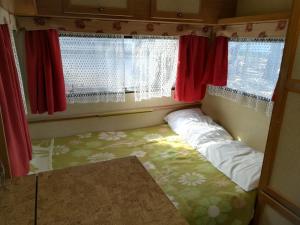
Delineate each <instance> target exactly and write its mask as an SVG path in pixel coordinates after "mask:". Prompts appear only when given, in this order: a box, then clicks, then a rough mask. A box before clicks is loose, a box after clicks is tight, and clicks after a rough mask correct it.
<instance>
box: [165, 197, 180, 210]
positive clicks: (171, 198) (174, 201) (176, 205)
mask: <svg viewBox="0 0 300 225" xmlns="http://www.w3.org/2000/svg"><path fill="white" fill-rule="evenodd" d="M167 197H168V199H169V200H170V201H171V202H172V203H173V205H174V206H175V207H176V208H179V203H178V202H177V201H176V199H175V198H174V197H173V196H171V195H167Z"/></svg>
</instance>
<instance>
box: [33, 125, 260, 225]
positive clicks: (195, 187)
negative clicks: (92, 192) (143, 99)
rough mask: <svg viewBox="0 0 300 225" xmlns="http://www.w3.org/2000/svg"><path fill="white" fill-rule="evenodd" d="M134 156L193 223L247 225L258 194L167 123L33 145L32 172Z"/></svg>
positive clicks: (37, 141) (77, 136) (87, 134)
mask: <svg viewBox="0 0 300 225" xmlns="http://www.w3.org/2000/svg"><path fill="white" fill-rule="evenodd" d="M129 155H135V156H137V157H138V158H139V160H140V161H141V162H142V163H143V165H144V166H145V168H146V169H147V170H148V172H149V173H150V174H151V175H152V176H153V178H154V179H155V180H156V182H157V183H158V184H159V186H160V187H161V188H162V189H163V191H164V192H165V193H166V194H167V196H168V197H169V199H170V200H171V201H172V202H173V204H174V205H175V206H176V207H177V208H178V210H179V211H180V212H181V213H182V215H183V216H184V217H185V218H186V219H187V221H188V222H189V223H190V224H191V225H196V224H197V225H198V224H199V225H200V224H201V225H214V224H224V225H246V224H248V223H249V221H250V220H251V218H252V215H253V208H254V202H255V195H256V192H255V191H252V192H244V191H243V190H242V189H241V188H239V187H238V186H237V185H236V184H234V183H232V182H231V181H230V180H229V179H228V178H227V177H226V176H224V175H223V174H222V173H221V172H219V171H218V170H217V169H216V168H214V167H213V166H212V165H211V164H210V163H209V162H208V161H206V160H205V158H204V157H203V156H202V155H201V154H200V153H198V152H197V151H196V150H195V149H193V148H192V147H190V146H189V145H187V144H185V143H184V142H183V141H182V140H181V139H180V137H179V136H178V135H176V134H174V133H173V132H172V131H171V129H170V128H169V127H168V125H160V126H155V127H149V128H142V129H136V130H127V131H124V132H122V131H121V132H95V133H85V134H81V135H75V136H70V137H63V138H54V139H52V140H34V141H33V160H32V164H31V168H32V169H31V172H32V173H36V172H39V171H43V170H51V169H59V168H64V167H68V166H76V165H82V164H86V163H93V162H98V161H103V160H110V159H114V158H119V157H125V156H129Z"/></svg>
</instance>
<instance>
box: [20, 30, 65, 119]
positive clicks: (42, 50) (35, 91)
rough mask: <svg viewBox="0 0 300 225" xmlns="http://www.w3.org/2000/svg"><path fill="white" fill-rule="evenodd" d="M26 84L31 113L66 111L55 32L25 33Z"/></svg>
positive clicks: (60, 62)
mask: <svg viewBox="0 0 300 225" xmlns="http://www.w3.org/2000/svg"><path fill="white" fill-rule="evenodd" d="M25 46H26V59H27V83H28V93H29V100H30V106H31V112H32V113H33V114H37V113H39V114H40V113H44V112H48V114H53V113H54V112H58V111H64V110H66V95H65V83H64V77H63V69H62V61H61V53H60V46H59V37H58V33H57V31H56V30H39V31H26V33H25Z"/></svg>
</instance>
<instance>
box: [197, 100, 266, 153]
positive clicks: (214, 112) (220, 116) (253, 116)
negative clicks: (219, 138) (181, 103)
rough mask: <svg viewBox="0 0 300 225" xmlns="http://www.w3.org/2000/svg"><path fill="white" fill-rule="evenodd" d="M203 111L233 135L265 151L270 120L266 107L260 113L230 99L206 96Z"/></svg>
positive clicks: (261, 107) (259, 110)
mask: <svg viewBox="0 0 300 225" xmlns="http://www.w3.org/2000/svg"><path fill="white" fill-rule="evenodd" d="M202 110H203V111H204V112H205V113H206V114H208V115H210V116H211V117H212V118H213V119H214V120H215V121H216V122H218V123H219V124H221V125H222V126H223V127H225V128H226V129H227V130H228V131H229V132H230V133H231V135H232V136H233V137H234V138H235V139H237V140H241V141H243V142H244V143H246V144H247V145H249V146H251V147H252V148H254V149H257V150H259V151H261V152H264V151H265V146H266V142H267V137H268V132H269V125H270V118H269V117H268V116H267V115H266V113H265V107H264V106H259V107H258V111H256V110H255V109H252V108H248V107H246V106H243V105H241V104H239V103H236V102H233V101H230V100H228V99H225V98H222V97H218V96H211V95H209V94H207V95H206V97H205V99H204V101H203V102H202Z"/></svg>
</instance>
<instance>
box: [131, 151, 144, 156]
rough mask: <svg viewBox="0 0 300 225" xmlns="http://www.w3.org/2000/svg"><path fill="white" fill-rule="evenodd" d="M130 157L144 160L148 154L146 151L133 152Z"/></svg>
mask: <svg viewBox="0 0 300 225" xmlns="http://www.w3.org/2000/svg"><path fill="white" fill-rule="evenodd" d="M130 155H131V156H136V157H139V158H142V157H144V156H145V155H146V152H144V151H135V152H132V153H131V154H130Z"/></svg>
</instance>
